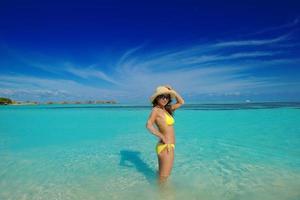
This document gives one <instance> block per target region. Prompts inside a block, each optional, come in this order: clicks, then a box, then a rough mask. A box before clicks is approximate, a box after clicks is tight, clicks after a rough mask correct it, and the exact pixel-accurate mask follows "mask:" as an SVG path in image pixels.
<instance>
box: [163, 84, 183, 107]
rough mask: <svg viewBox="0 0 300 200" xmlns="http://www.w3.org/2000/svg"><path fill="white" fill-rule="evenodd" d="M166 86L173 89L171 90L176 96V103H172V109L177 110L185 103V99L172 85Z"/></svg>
mask: <svg viewBox="0 0 300 200" xmlns="http://www.w3.org/2000/svg"><path fill="white" fill-rule="evenodd" d="M166 87H167V88H168V89H169V90H171V92H172V93H173V94H174V95H175V98H176V101H177V102H176V103H175V104H173V105H171V108H172V110H176V109H177V108H179V107H180V106H182V105H183V104H184V99H183V98H182V97H181V96H180V95H179V94H178V93H177V92H176V91H175V90H173V89H172V87H171V86H170V85H166Z"/></svg>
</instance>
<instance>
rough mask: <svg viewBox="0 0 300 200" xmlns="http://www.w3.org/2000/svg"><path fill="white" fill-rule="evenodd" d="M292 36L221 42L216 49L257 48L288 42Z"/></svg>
mask: <svg viewBox="0 0 300 200" xmlns="http://www.w3.org/2000/svg"><path fill="white" fill-rule="evenodd" d="M289 37H290V34H286V35H282V36H279V37H276V38H272V39H265V40H238V41H227V42H219V43H217V44H215V46H216V47H228V46H257V45H266V44H274V43H278V42H282V41H286V40H288V39H289Z"/></svg>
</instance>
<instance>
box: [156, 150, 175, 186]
mask: <svg viewBox="0 0 300 200" xmlns="http://www.w3.org/2000/svg"><path fill="white" fill-rule="evenodd" d="M157 157H158V166H159V170H158V176H159V179H158V180H159V183H164V182H165V181H166V180H167V179H168V177H169V176H170V174H171V171H172V168H173V163H174V148H170V149H169V151H168V149H167V148H165V149H164V150H162V151H161V152H160V154H158V155H157Z"/></svg>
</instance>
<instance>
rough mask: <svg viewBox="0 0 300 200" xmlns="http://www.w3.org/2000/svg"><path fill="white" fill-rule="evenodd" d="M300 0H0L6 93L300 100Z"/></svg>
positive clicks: (0, 69)
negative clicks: (158, 91)
mask: <svg viewBox="0 0 300 200" xmlns="http://www.w3.org/2000/svg"><path fill="white" fill-rule="evenodd" d="M299 28H300V3H297V1H282V2H274V1H257V2H255V1H243V2H242V3H241V1H210V2H203V1H164V2H161V1H157V2H155V1H149V2H147V1H126V2H125V1H75V2H74V1H73V2H72V1H69V2H68V1H26V2H25V1H1V2H0V96H4V97H10V98H13V99H15V100H36V101H61V100H98V99H100V100H101V99H104V100H105V99H107V100H110V99H114V100H117V101H118V102H120V103H141V104H143V103H146V104H147V103H148V101H149V96H150V95H151V94H152V93H153V92H154V90H155V88H156V87H157V86H158V85H164V84H170V85H171V86H173V87H174V89H175V90H176V91H178V92H179V93H180V94H181V95H182V96H183V97H184V99H185V100H186V102H187V103H195V102H234V101H239V102H243V101H245V100H251V101H298V100H299V99H300V66H299V64H300V58H299V55H300V37H299V36H300V34H299V31H300V29H299Z"/></svg>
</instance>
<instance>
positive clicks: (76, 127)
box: [0, 103, 300, 200]
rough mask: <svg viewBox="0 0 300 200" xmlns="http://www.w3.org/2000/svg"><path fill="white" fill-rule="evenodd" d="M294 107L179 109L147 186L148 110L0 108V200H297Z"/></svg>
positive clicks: (151, 163)
mask: <svg viewBox="0 0 300 200" xmlns="http://www.w3.org/2000/svg"><path fill="white" fill-rule="evenodd" d="M299 107H300V105H299V104H297V103H281V104H278V103H277V104H276V103H264V104H230V105H228V104H222V105H220V104H219V105H214V104H205V105H198V104H194V105H185V106H183V107H182V108H181V109H179V110H178V111H176V113H175V116H174V117H175V132H176V149H175V163H174V168H173V170H172V174H171V176H170V178H169V180H168V184H167V185H165V186H164V187H159V186H158V184H157V182H156V172H157V167H158V166H157V157H156V154H155V150H154V147H155V144H156V142H157V138H156V137H155V136H154V135H152V134H150V133H149V132H148V131H147V130H146V128H145V123H146V121H147V118H148V116H149V113H150V110H151V107H148V106H129V105H47V106H45V105H44V106H42V105H41V106H2V107H0V199H7V200H9V199H18V200H19V199H24V200H25V199H30V200H35V199H47V200H51V199H64V200H68V199H74V200H77V199H85V200H94V199H95V200H96V199H154V198H157V199H183V198H185V199H206V200H210V199H213V200H214V199H230V200H232V199H264V200H268V199H272V200H273V199H275V200H276V199H278V200H279V199H280V200H283V199H289V200H290V199H300V192H299V188H300V110H299Z"/></svg>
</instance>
